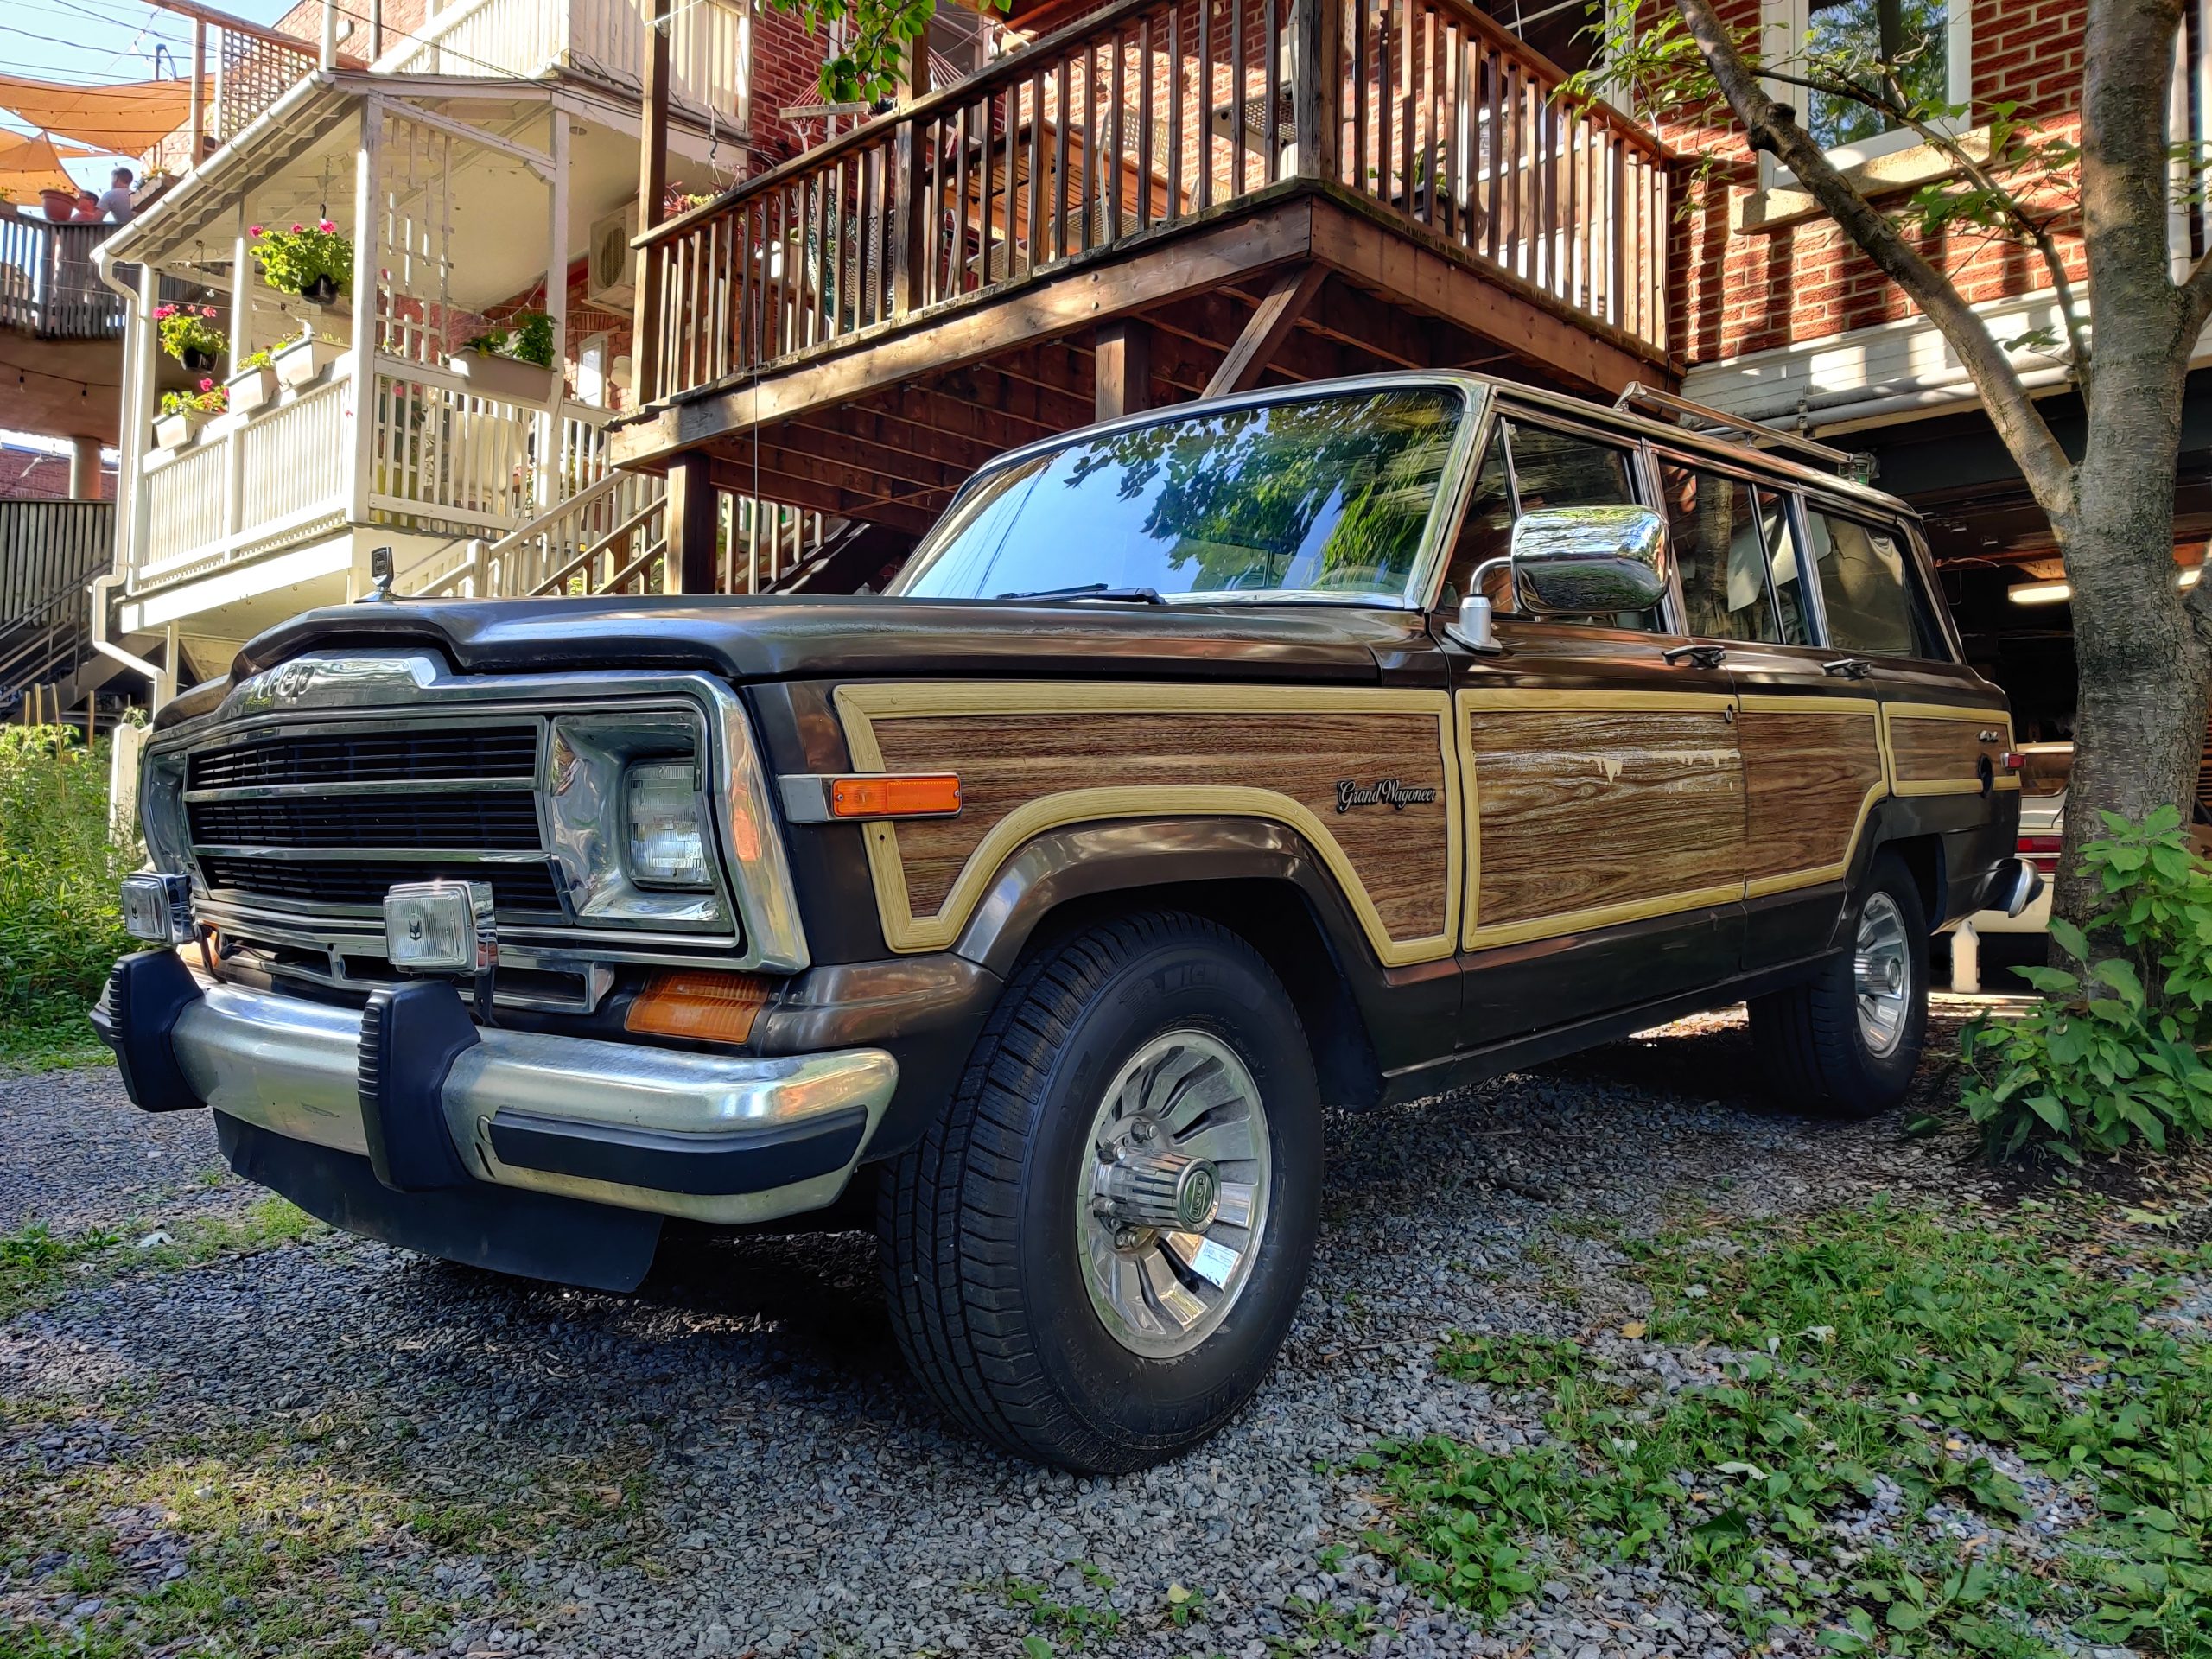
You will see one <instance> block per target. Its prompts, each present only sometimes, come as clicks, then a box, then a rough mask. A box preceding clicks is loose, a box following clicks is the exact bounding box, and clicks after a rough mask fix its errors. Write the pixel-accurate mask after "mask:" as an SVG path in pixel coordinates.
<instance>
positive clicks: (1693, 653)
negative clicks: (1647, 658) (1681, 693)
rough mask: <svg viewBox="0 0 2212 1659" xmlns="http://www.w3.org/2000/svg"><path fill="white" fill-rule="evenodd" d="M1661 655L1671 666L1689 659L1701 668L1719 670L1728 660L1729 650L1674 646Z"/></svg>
mask: <svg viewBox="0 0 2212 1659" xmlns="http://www.w3.org/2000/svg"><path fill="white" fill-rule="evenodd" d="M1659 654H1660V656H1661V657H1662V658H1665V659H1666V660H1667V661H1668V662H1669V663H1670V664H1672V663H1679V662H1681V660H1682V658H1685V657H1687V658H1689V659H1690V661H1692V662H1693V663H1694V664H1697V665H1698V666H1699V667H1700V668H1718V667H1719V666H1720V664H1723V663H1724V662H1726V661H1727V660H1728V650H1727V647H1726V646H1725V645H1673V646H1670V647H1669V648H1668V649H1667V650H1665V651H1662V652H1660V653H1659Z"/></svg>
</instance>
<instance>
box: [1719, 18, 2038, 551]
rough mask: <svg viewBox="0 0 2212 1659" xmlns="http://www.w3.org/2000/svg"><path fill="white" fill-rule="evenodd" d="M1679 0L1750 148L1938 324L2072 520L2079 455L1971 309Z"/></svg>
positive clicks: (2025, 468) (2032, 471)
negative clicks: (1765, 155)
mask: <svg viewBox="0 0 2212 1659" xmlns="http://www.w3.org/2000/svg"><path fill="white" fill-rule="evenodd" d="M1675 8H1676V10H1678V11H1679V12H1680V13H1681V19H1682V24H1683V27H1684V28H1685V29H1687V30H1688V33H1689V35H1690V38H1691V39H1692V40H1693V41H1695V42H1696V44H1697V48H1698V50H1699V52H1700V54H1702V55H1703V56H1704V58H1705V60H1706V63H1707V67H1710V68H1711V70H1712V72H1713V79H1714V81H1715V82H1716V83H1717V84H1718V85H1719V88H1720V93H1721V96H1722V97H1724V98H1725V99H1727V100H1728V107H1729V108H1730V109H1731V110H1732V111H1734V112H1735V116H1736V118H1737V120H1738V121H1739V122H1741V123H1742V124H1743V126H1744V130H1745V132H1746V133H1748V134H1749V135H1750V139H1751V148H1752V149H1764V150H1767V151H1769V152H1770V154H1772V155H1773V156H1775V157H1776V159H1777V160H1778V161H1780V162H1782V163H1783V165H1784V166H1786V167H1787V168H1789V170H1790V171H1791V172H1792V173H1794V174H1796V175H1797V182H1798V184H1799V186H1800V187H1801V188H1803V189H1804V191H1805V192H1806V193H1807V194H1809V195H1810V196H1811V197H1812V198H1813V199H1814V200H1815V201H1817V202H1819V203H1820V205H1821V207H1822V208H1823V209H1825V210H1826V211H1827V214H1828V216H1829V217H1830V218H1832V219H1834V220H1835V221H1836V223H1837V224H1838V225H1840V226H1842V228H1843V231H1844V233H1845V234H1846V235H1847V236H1849V237H1850V238H1851V239H1852V240H1853V242H1855V243H1857V244H1858V245H1859V247H1860V248H1862V249H1863V250H1865V251H1866V255H1867V257H1869V258H1871V259H1872V260H1873V262H1874V264H1876V265H1877V266H1878V267H1879V268H1880V269H1881V270H1882V272H1883V274H1884V275H1885V276H1886V277H1889V278H1890V280H1891V281H1892V282H1894V283H1897V286H1898V287H1900V288H1902V289H1904V291H1905V293H1906V294H1907V295H1908V296H1910V298H1911V300H1912V302H1913V303H1914V304H1915V305H1916V306H1918V307H1919V308H1920V311H1921V314H1922V315H1923V316H1925V317H1926V318H1927V319H1928V320H1929V321H1930V322H1932V323H1934V324H1935V325H1936V328H1937V329H1938V330H1939V331H1940V332H1941V333H1942V336H1943V338H1944V339H1945V340H1948V341H1949V342H1950V344H1951V348H1952V350H1954V351H1955V352H1956V353H1958V354H1959V360H1960V361H1961V363H1963V364H1964V365H1966V369H1967V373H1968V374H1970V375H1972V376H1973V378H1974V385H1975V386H1976V387H1977V388H1979V389H1980V392H1981V395H1982V400H1983V402H1984V403H1985V404H1986V406H1987V408H1988V410H1989V416H1990V419H1991V421H1992V422H1993V423H1994V424H1995V426H1996V428H1997V430H1998V435H1999V436H2000V437H2002V438H2003V439H2004V441H2005V447H2006V448H2009V449H2010V450H2011V451H2012V454H2014V456H2016V457H2017V458H2018V460H2019V461H2020V464H2021V471H2022V473H2023V474H2024V475H2025V477H2026V480H2027V482H2028V486H2029V488H2030V489H2031V490H2032V491H2033V492H2034V493H2035V497H2036V500H2037V504H2038V505H2040V506H2041V507H2042V508H2043V510H2044V512H2047V513H2049V514H2050V516H2051V517H2052V518H2071V517H2072V516H2073V512H2074V505H2075V498H2074V465H2073V462H2072V461H2069V460H2068V459H2067V455H2066V451H2065V449H2064V448H2062V447H2061V445H2060V444H2059V442H2058V440H2057V438H2056V437H2055V436H2054V435H2052V433H2051V430H2050V426H2049V425H2048V424H2046V423H2045V422H2044V418H2043V415H2042V413H2041V412H2040V411H2039V410H2037V408H2036V406H2035V401H2034V399H2032V398H2031V397H2029V396H2028V390H2027V388H2026V386H2024V385H2022V384H2021V381H2020V376H2019V372H2018V371H2017V370H2016V369H2014V368H2013V366H2012V359H2010V358H2009V357H2007V356H2006V355H2005V351H2004V349H2003V348H2002V347H2001V346H1999V345H1998V343H1997V342H1996V340H1993V338H1991V336H1990V333H1989V329H1988V327H1987V326H1986V324H1985V323H1984V322H1983V321H1982V320H1981V318H1980V316H1979V315H1977V314H1976V313H1975V311H1974V308H1973V307H1972V306H1970V305H1968V304H1967V302H1966V299H1965V297H1964V296H1961V294H1960V293H1959V291H1958V289H1955V288H1954V287H1953V286H1952V285H1951V283H1950V282H1949V281H1948V279H1947V278H1946V277H1944V276H1943V275H1942V272H1940V271H1938V270H1936V268H1935V267H1934V266H1933V265H1931V264H1929V263H1928V261H1927V260H1926V259H1925V258H1924V257H1922V255H1921V253H1920V251H1919V250H1917V249H1916V248H1915V247H1913V246H1912V245H1911V244H1910V243H1909V242H1907V241H1906V240H1905V239H1904V236H1903V235H1902V234H1901V233H1900V232H1898V230H1897V226H1894V225H1892V224H1891V222H1890V221H1889V220H1888V219H1886V218H1885V217H1884V216H1883V215H1882V214H1881V213H1879V212H1878V211H1877V210H1876V209H1875V207H1873V206H1872V204H1871V203H1870V202H1868V201H1867V200H1866V197H1865V196H1863V195H1861V194H1859V192H1858V191H1857V190H1856V189H1855V188H1853V187H1852V185H1851V183H1850V181H1848V180H1847V179H1846V178H1845V177H1844V176H1843V175H1842V174H1840V172H1838V171H1837V170H1836V168H1835V167H1834V164H1833V163H1831V162H1829V160H1828V158H1827V156H1824V155H1822V154H1821V149H1820V146H1818V145H1817V144H1815V143H1814V142H1813V141H1812V138H1811V137H1810V136H1809V135H1808V134H1807V132H1806V131H1805V130H1804V129H1803V128H1802V127H1801V126H1799V125H1798V124H1797V122H1796V116H1795V112H1794V111H1789V110H1788V109H1787V108H1786V107H1785V106H1783V105H1779V104H1777V103H1776V102H1775V101H1774V99H1771V98H1770V97H1768V96H1767V93H1766V90H1765V89H1764V87H1762V86H1760V85H1759V83H1758V75H1757V73H1755V72H1754V71H1753V70H1752V69H1751V67H1750V66H1749V65H1748V64H1746V63H1745V61H1744V58H1743V54H1741V53H1739V52H1738V50H1737V49H1736V46H1735V42H1734V41H1732V40H1731V39H1730V38H1729V35H1728V31H1727V29H1726V28H1724V27H1723V26H1722V24H1721V22H1720V20H1719V17H1717V16H1714V15H1713V5H1712V0H1675Z"/></svg>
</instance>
